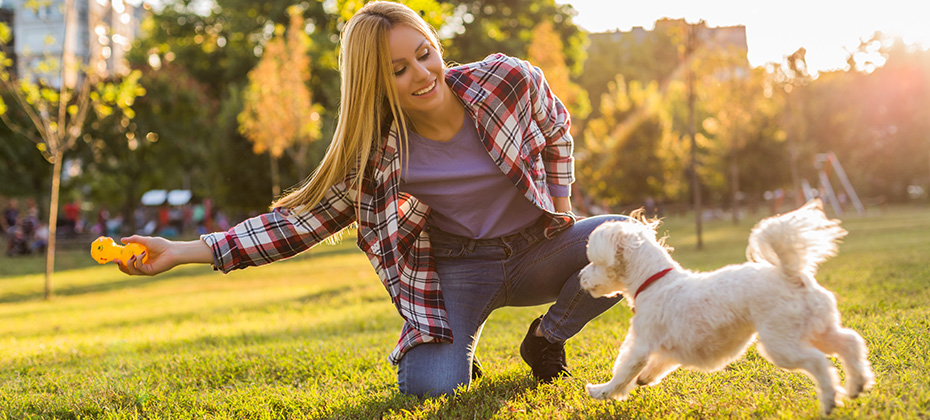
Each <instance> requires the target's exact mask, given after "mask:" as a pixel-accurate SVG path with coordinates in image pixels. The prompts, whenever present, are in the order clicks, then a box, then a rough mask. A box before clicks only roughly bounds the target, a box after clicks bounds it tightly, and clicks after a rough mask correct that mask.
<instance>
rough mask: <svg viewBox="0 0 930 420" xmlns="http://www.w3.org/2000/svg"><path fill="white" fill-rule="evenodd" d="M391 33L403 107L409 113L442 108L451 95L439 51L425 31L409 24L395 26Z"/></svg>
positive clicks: (397, 82)
mask: <svg viewBox="0 0 930 420" xmlns="http://www.w3.org/2000/svg"><path fill="white" fill-rule="evenodd" d="M388 36H389V44H390V46H391V60H392V66H393V72H394V81H395V83H396V85H397V93H398V95H399V96H400V106H401V108H403V110H404V111H406V112H407V113H418V112H424V111H429V110H434V109H437V108H439V105H440V104H441V103H442V101H443V99H445V98H444V96H445V95H447V93H446V92H447V89H445V87H446V86H445V78H444V74H445V73H444V72H445V69H444V67H443V63H442V56H441V55H440V54H439V51H436V49H435V48H433V47H432V45H430V43H429V40H428V39H426V37H425V36H423V34H421V33H420V32H419V31H417V30H416V29H413V28H411V27H409V26H406V25H397V26H395V27H394V28H393V29H391V31H390V33H389V35H388Z"/></svg>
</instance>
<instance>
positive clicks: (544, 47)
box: [527, 21, 591, 120]
mask: <svg viewBox="0 0 930 420" xmlns="http://www.w3.org/2000/svg"><path fill="white" fill-rule="evenodd" d="M527 58H528V59H529V61H530V62H531V63H533V65H535V66H538V67H539V68H540V69H542V71H543V73H544V74H545V75H546V82H547V83H549V88H550V89H551V90H552V92H553V93H555V94H556V96H558V97H559V99H561V100H562V102H563V103H564V104H565V107H566V108H568V111H569V112H570V113H571V115H572V118H573V119H575V118H577V119H578V120H583V119H585V118H587V117H588V114H590V113H591V101H590V100H588V93H587V92H585V91H584V90H583V89H581V86H579V85H577V84H576V83H574V82H572V81H571V79H570V74H569V68H568V66H567V65H566V64H565V51H564V49H563V46H562V40H561V39H559V36H558V34H556V33H555V31H554V30H553V27H552V22H550V21H544V22H542V23H540V24H538V25H536V27H535V28H533V41H532V42H531V43H530V45H529V47H528V48H527Z"/></svg>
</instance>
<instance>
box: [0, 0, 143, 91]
mask: <svg viewBox="0 0 930 420" xmlns="http://www.w3.org/2000/svg"><path fill="white" fill-rule="evenodd" d="M28 3H29V1H28V0H3V1H2V2H0V20H2V21H3V22H5V23H7V25H9V26H10V28H11V30H12V34H13V39H12V41H11V42H10V44H9V45H7V46H5V47H6V49H7V54H8V55H12V56H13V59H14V60H15V64H14V68H15V71H16V74H17V75H20V76H24V75H32V76H33V77H36V78H38V77H42V78H45V79H46V80H48V83H50V84H52V85H54V86H58V85H60V83H61V71H60V67H58V68H56V66H53V67H52V68H51V70H49V68H48V67H46V66H44V65H42V62H43V60H47V59H49V58H51V59H52V60H53V61H54V62H55V63H60V62H62V61H63V62H64V65H65V68H66V69H67V71H66V72H65V76H64V77H65V85H67V86H74V85H75V83H76V82H77V81H78V78H79V77H81V76H80V75H81V74H83V72H80V71H78V65H84V66H92V67H93V68H92V69H91V70H95V71H96V72H97V73H98V74H99V75H101V76H102V77H107V76H111V75H118V74H126V73H128V72H129V63H128V62H127V61H126V54H127V52H128V51H129V48H130V47H131V46H132V41H133V39H135V36H136V34H137V33H138V31H139V25H140V22H141V21H142V19H143V18H144V17H145V14H146V13H147V12H148V10H147V9H148V8H147V7H146V6H133V5H131V4H128V3H126V2H125V1H124V0H70V1H66V0H49V1H48V4H45V5H41V6H39V7H38V8H33V7H28V6H27V4H28ZM66 5H68V6H70V7H73V10H72V11H70V13H66V10H65V8H66Z"/></svg>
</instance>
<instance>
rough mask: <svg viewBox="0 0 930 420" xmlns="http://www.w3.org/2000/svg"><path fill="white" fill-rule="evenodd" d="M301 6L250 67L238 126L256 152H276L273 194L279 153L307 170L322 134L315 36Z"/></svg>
mask: <svg viewBox="0 0 930 420" xmlns="http://www.w3.org/2000/svg"><path fill="white" fill-rule="evenodd" d="M300 12H301V9H300V8H298V7H292V8H291V9H289V10H288V13H289V14H290V17H291V21H290V25H289V27H288V29H287V31H286V36H285V30H284V27H283V26H281V25H277V26H276V27H275V35H276V36H275V38H273V39H272V40H271V41H270V42H268V44H266V45H265V48H264V53H263V54H262V57H261V60H259V62H258V65H257V66H255V68H254V69H252V71H250V72H249V85H248V87H246V90H245V94H244V98H243V99H244V101H243V102H244V108H243V110H242V112H241V113H240V114H239V117H238V121H239V131H240V132H241V133H242V134H243V135H245V136H246V137H247V138H248V139H249V140H250V141H251V142H252V145H253V151H254V152H255V153H256V154H261V153H264V152H268V155H269V157H270V158H271V179H272V195H273V196H274V197H277V196H278V195H280V193H281V184H280V177H279V174H278V159H280V158H281V156H282V155H283V154H284V153H288V154H289V155H290V156H291V159H293V161H294V162H295V163H296V166H297V170H298V172H299V173H306V166H307V164H306V161H307V148H308V146H309V144H310V143H311V142H313V141H315V140H317V139H318V138H319V137H320V126H321V122H320V113H321V112H322V109H321V107H320V105H317V104H313V103H312V102H311V92H310V89H309V88H308V87H307V83H308V82H309V81H310V57H309V56H308V55H307V50H308V47H309V43H310V37H308V36H307V34H305V33H304V32H303V29H304V19H303V17H301V16H300Z"/></svg>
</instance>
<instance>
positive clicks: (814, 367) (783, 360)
mask: <svg viewBox="0 0 930 420" xmlns="http://www.w3.org/2000/svg"><path fill="white" fill-rule="evenodd" d="M759 341H760V343H761V344H762V346H760V347H759V353H761V354H762V355H763V356H765V358H766V359H768V360H769V361H771V362H772V363H774V364H776V365H778V367H780V368H782V369H788V370H801V371H803V372H805V373H807V374H808V375H810V376H811V377H812V378H813V379H814V381H815V382H816V383H817V385H818V386H819V392H818V393H819V394H820V408H821V409H822V410H823V413H824V414H830V412H831V411H833V408H834V407H836V405H837V403H838V401H837V394H842V393H843V390H842V389H840V388H839V387H838V384H839V378H838V377H837V375H836V369H833V364H832V363H831V362H830V361H829V360H828V359H827V355H825V354H823V353H822V352H821V351H820V350H817V349H815V348H813V347H809V346H807V343H804V342H802V341H800V340H795V339H794V337H785V336H781V337H773V336H772V335H766V334H765V333H763V332H762V331H759Z"/></svg>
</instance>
